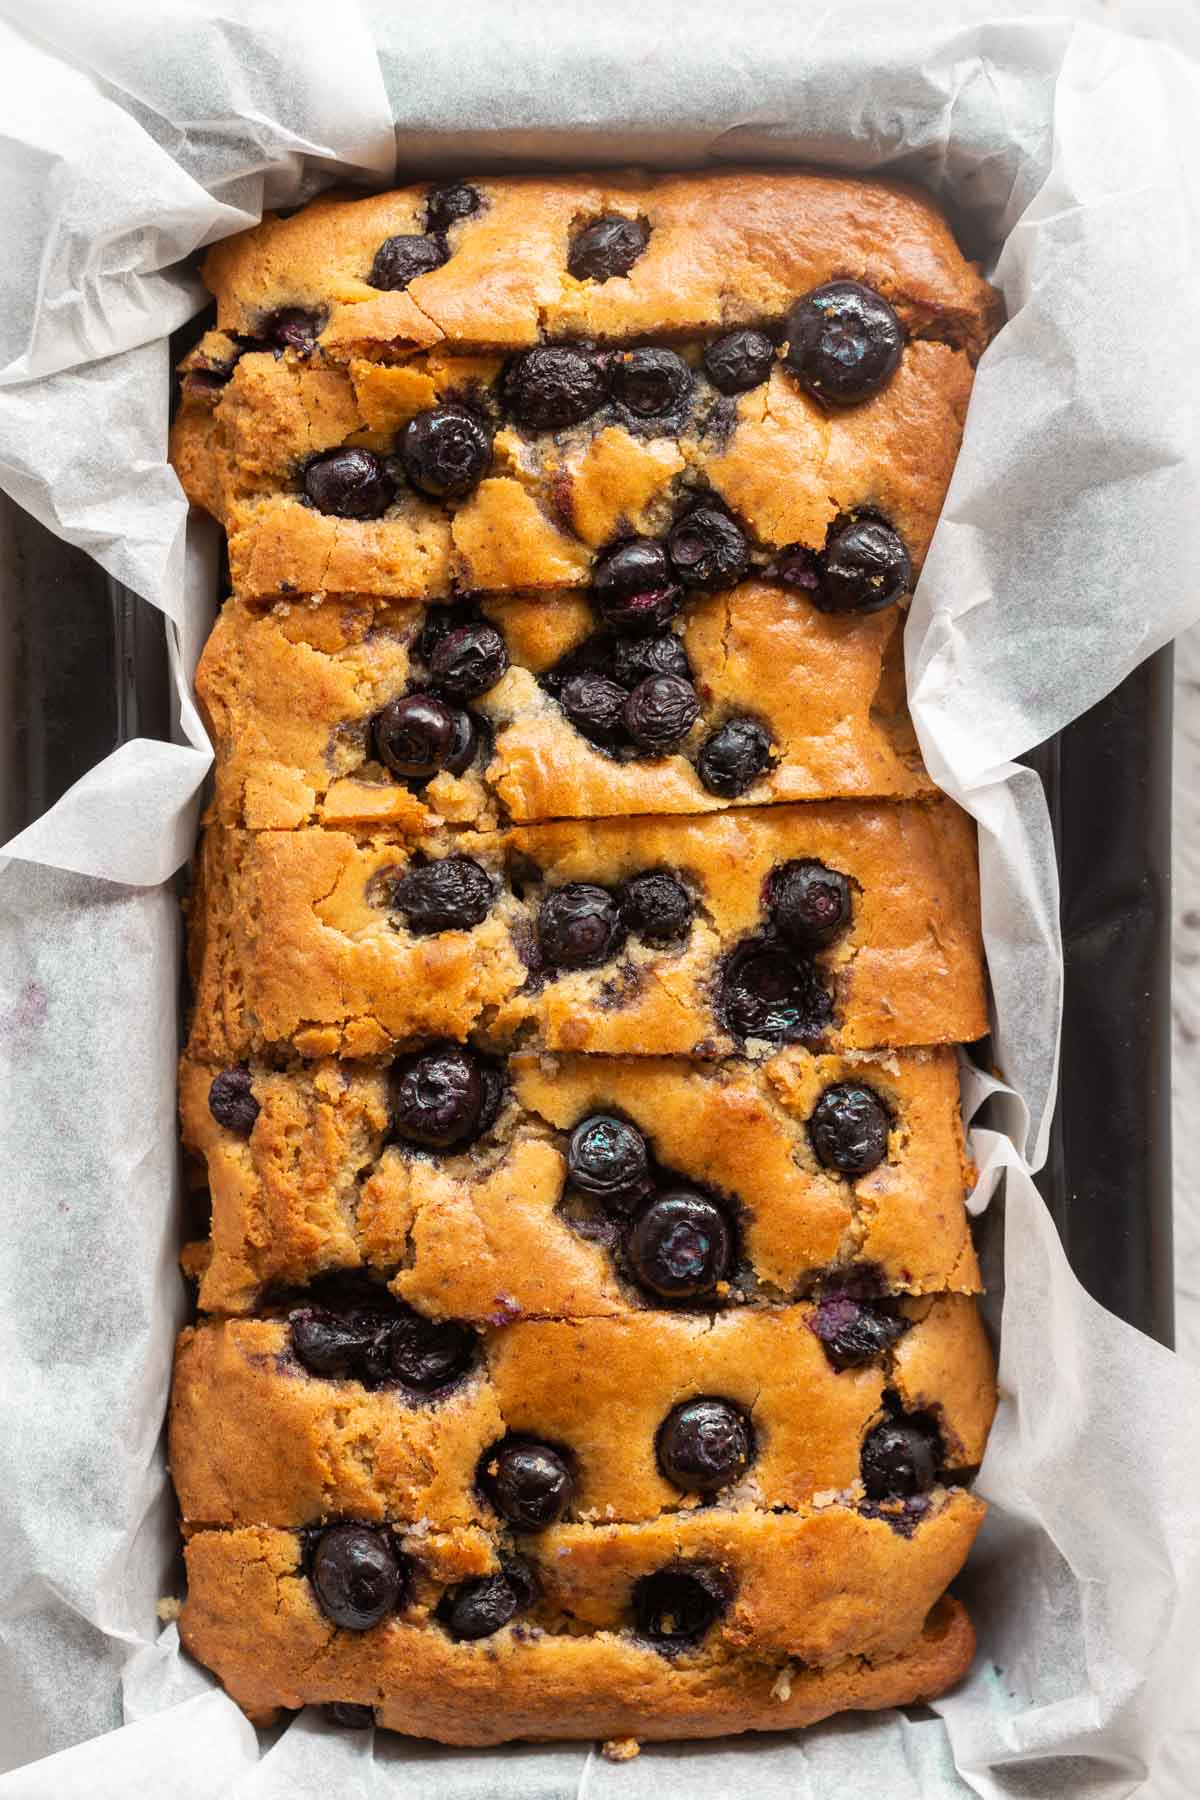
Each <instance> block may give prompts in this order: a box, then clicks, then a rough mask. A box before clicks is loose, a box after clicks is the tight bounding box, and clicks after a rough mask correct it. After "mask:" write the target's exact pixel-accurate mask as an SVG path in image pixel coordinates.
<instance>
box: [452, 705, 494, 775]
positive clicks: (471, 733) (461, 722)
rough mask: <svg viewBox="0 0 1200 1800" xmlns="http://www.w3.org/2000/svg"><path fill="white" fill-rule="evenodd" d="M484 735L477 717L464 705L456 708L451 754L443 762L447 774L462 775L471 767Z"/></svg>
mask: <svg viewBox="0 0 1200 1800" xmlns="http://www.w3.org/2000/svg"><path fill="white" fill-rule="evenodd" d="M484 735H485V733H484V730H483V729H482V728H481V727H480V724H479V721H478V720H477V719H474V718H472V716H471V714H470V713H469V712H467V711H465V710H464V709H463V708H462V707H455V708H454V737H453V740H452V742H451V745H450V754H449V755H448V756H447V758H446V760H445V762H444V763H443V764H442V767H443V768H444V769H445V771H446V773H447V775H462V774H463V773H464V772H465V771H466V770H467V769H469V768H470V766H471V764H472V763H473V762H474V761H475V758H476V757H477V756H478V754H479V746H480V744H481V743H482V742H483V739H484Z"/></svg>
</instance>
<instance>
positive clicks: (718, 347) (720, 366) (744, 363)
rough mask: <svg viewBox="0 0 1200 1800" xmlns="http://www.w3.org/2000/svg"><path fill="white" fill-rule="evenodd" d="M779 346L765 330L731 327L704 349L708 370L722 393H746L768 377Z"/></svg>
mask: <svg viewBox="0 0 1200 1800" xmlns="http://www.w3.org/2000/svg"><path fill="white" fill-rule="evenodd" d="M774 361H775V346H774V344H773V343H772V342H771V340H770V338H769V337H768V336H767V335H766V333H765V332H763V331H753V330H750V329H746V330H744V331H729V332H726V334H725V336H724V337H719V338H717V339H716V340H715V342H713V343H711V344H710V345H709V346H708V349H707V350H706V351H705V352H704V372H705V374H706V375H707V376H708V379H709V380H710V381H711V382H712V384H713V386H714V387H715V388H716V390H717V392H718V393H720V394H744V393H746V392H748V390H749V389H750V388H754V387H759V386H761V384H762V383H763V382H764V381H766V380H767V378H768V377H769V375H770V373H771V367H772V364H773V363H774Z"/></svg>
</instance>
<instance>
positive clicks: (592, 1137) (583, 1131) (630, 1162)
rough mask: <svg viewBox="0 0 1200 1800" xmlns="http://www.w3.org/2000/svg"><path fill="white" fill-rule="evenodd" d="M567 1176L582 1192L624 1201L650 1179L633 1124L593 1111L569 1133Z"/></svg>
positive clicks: (645, 1154) (640, 1191)
mask: <svg viewBox="0 0 1200 1800" xmlns="http://www.w3.org/2000/svg"><path fill="white" fill-rule="evenodd" d="M567 1179H568V1180H569V1181H570V1182H572V1183H573V1184H574V1186H575V1187H577V1188H582V1189H583V1191H584V1193H585V1194H595V1195H596V1196H597V1197H598V1198H599V1199H601V1200H616V1201H618V1202H621V1203H623V1204H628V1203H629V1201H630V1200H632V1199H636V1198H640V1197H641V1196H642V1195H643V1194H644V1193H645V1192H646V1189H647V1186H648V1184H649V1180H650V1152H649V1150H648V1149H647V1147H646V1140H645V1138H644V1137H643V1136H642V1134H641V1132H640V1131H639V1130H638V1129H637V1127H636V1126H635V1125H630V1124H629V1123H628V1121H627V1120H625V1119H616V1118H613V1116H612V1115H611V1114H610V1113H593V1114H592V1115H591V1117H590V1118H587V1119H583V1120H581V1121H580V1123H579V1124H578V1125H577V1126H576V1127H575V1129H574V1131H573V1132H572V1133H571V1140H570V1143H569V1144H568V1145H567Z"/></svg>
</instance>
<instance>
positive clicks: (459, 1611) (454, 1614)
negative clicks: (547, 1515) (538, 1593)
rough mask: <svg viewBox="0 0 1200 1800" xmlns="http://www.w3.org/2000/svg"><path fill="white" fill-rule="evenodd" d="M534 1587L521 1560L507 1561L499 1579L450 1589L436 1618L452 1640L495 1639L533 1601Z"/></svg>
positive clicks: (479, 1580)
mask: <svg viewBox="0 0 1200 1800" xmlns="http://www.w3.org/2000/svg"><path fill="white" fill-rule="evenodd" d="M533 1595H534V1583H533V1578H532V1576H531V1575H530V1573H529V1571H528V1569H527V1568H526V1567H525V1565H524V1564H523V1563H521V1561H520V1559H519V1558H517V1557H510V1558H507V1559H506V1560H505V1563H504V1567H503V1570H502V1571H501V1572H500V1573H499V1574H495V1575H476V1576H474V1577H472V1579H471V1580H469V1581H460V1582H459V1583H458V1585H457V1587H452V1588H448V1589H447V1591H446V1592H445V1593H444V1594H443V1595H442V1598H441V1600H440V1601H439V1602H438V1605H437V1611H436V1614H435V1616H436V1617H437V1618H438V1619H439V1620H440V1621H441V1623H442V1624H443V1625H444V1626H445V1627H446V1629H447V1631H448V1632H449V1633H450V1636H451V1637H452V1638H458V1639H459V1640H465V1641H467V1642H470V1641H471V1640H473V1639H475V1638H485V1637H491V1636H492V1634H493V1633H494V1632H497V1631H499V1630H500V1629H501V1628H502V1627H503V1626H505V1625H507V1624H509V1623H510V1621H511V1620H512V1619H514V1618H515V1617H516V1615H517V1613H518V1612H520V1611H521V1609H522V1607H525V1606H528V1605H529V1604H530V1602H531V1601H532V1599H533Z"/></svg>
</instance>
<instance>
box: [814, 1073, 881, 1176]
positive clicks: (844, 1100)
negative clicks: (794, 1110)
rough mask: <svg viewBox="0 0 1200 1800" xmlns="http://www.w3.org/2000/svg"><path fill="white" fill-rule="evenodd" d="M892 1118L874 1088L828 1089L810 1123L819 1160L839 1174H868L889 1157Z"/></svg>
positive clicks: (845, 1084)
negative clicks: (889, 1134) (888, 1148)
mask: <svg viewBox="0 0 1200 1800" xmlns="http://www.w3.org/2000/svg"><path fill="white" fill-rule="evenodd" d="M890 1130H891V1119H890V1118H889V1116H888V1111H887V1108H886V1107H885V1106H884V1104H883V1101H882V1100H881V1099H880V1098H879V1095H878V1094H876V1093H875V1092H874V1091H873V1090H872V1089H871V1088H869V1087H864V1086H863V1085H862V1084H861V1083H860V1082H857V1081H839V1082H835V1083H834V1085H833V1086H832V1087H827V1088H826V1089H825V1092H824V1093H823V1094H822V1095H821V1098H820V1099H819V1100H818V1101H817V1104H816V1106H815V1107H814V1108H813V1110H812V1115H811V1117H810V1118H809V1121H808V1136H809V1141H810V1143H811V1144H812V1147H813V1149H814V1150H815V1151H816V1153H817V1156H818V1158H819V1159H820V1161H821V1162H822V1163H824V1165H825V1167H826V1168H827V1169H836V1170H837V1172H838V1174H839V1175H866V1174H867V1173H868V1172H869V1171H870V1170H871V1169H874V1168H877V1167H878V1165H879V1164H880V1163H881V1162H882V1161H883V1159H884V1157H885V1156H886V1155H887V1147H888V1132H889V1131H890Z"/></svg>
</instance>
